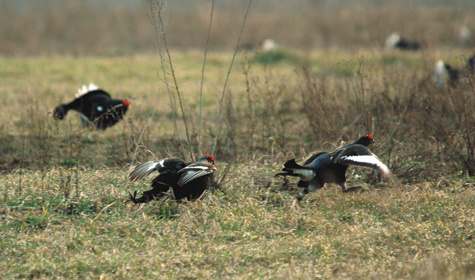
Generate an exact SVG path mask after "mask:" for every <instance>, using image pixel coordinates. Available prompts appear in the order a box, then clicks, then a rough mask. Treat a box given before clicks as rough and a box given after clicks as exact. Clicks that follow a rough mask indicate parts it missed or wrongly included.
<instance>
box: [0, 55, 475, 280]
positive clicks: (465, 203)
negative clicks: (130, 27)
mask: <svg viewBox="0 0 475 280" xmlns="http://www.w3.org/2000/svg"><path fill="white" fill-rule="evenodd" d="M470 55H472V53H469V52H467V50H464V49H451V50H445V51H442V50H437V51H435V50H432V51H424V52H422V53H402V52H386V51H368V52H351V51H346V52H345V51H341V50H331V49H330V50H326V51H320V52H311V53H297V52H291V51H288V50H286V51H285V50H277V51H275V52H274V53H259V54H251V53H247V54H246V53H241V54H239V55H238V58H237V61H236V62H235V66H234V70H233V72H232V74H231V77H230V82H229V84H228V91H227V92H226V98H225V101H224V108H223V115H222V127H221V130H220V135H219V141H218V149H217V151H216V153H215V156H216V159H217V163H218V172H217V176H218V179H219V178H221V177H222V176H223V170H224V168H225V166H226V165H228V164H230V165H231V169H230V171H229V173H228V174H227V175H226V178H225V181H224V183H223V186H222V188H223V190H224V191H225V193H223V192H220V191H218V190H217V191H214V192H208V193H206V195H205V196H204V197H203V198H202V199H201V200H199V201H196V202H184V203H177V202H174V201H173V200H172V199H171V197H166V198H164V199H162V200H160V201H154V202H151V203H148V204H146V205H140V206H136V205H132V204H131V203H129V202H128V201H127V200H128V194H129V193H131V192H133V191H134V190H139V191H140V190H146V189H148V188H149V182H150V180H151V178H149V179H146V180H143V181H141V182H138V183H134V184H131V183H130V182H128V181H127V173H128V170H129V168H130V165H131V164H134V162H135V163H136V162H142V161H145V160H150V159H159V158H164V157H169V156H188V154H189V151H188V150H187V149H186V148H185V149H183V148H182V147H181V145H180V142H183V141H184V137H185V136H184V135H185V134H184V125H183V121H181V116H180V117H179V118H180V120H179V121H178V126H179V134H180V138H179V139H177V137H176V136H175V133H174V124H173V123H174V122H173V118H174V117H173V114H172V111H171V109H170V101H169V96H168V93H167V91H166V87H165V84H164V82H163V81H162V79H161V78H162V75H161V74H160V73H159V71H158V69H159V59H158V58H157V57H156V56H152V55H142V56H140V55H138V56H119V57H80V58H74V57H68V56H49V57H42V56H39V57H1V58H0V76H1V77H2V79H0V96H2V98H1V99H0V105H1V107H2V110H1V111H0V142H1V149H2V157H1V158H0V172H1V173H2V174H1V176H0V194H1V196H0V199H1V200H2V203H1V204H0V222H1V223H0V226H1V230H0V260H1V261H0V278H2V279H12V278H19V279H23V278H29V279H37V278H39V279H52V278H68V279H96V278H101V279H132V278H136V279H150V278H152V279H158V278H159V279H176V278H179V279H243V278H244V279H475V245H474V242H473V236H474V234H475V226H474V225H475V211H474V209H475V186H474V182H473V179H474V177H473V176H474V172H475V159H474V157H473V156H474V155H473V151H474V149H475V146H474V143H475V142H474V140H475V113H474V110H473V108H474V106H475V90H474V89H473V84H474V80H473V77H472V78H470V79H469V81H468V82H466V83H465V84H462V85H460V86H459V87H457V88H456V89H452V88H449V87H444V88H436V87H435V86H434V85H433V83H432V80H431V75H432V69H433V65H434V63H435V61H437V60H438V59H440V58H442V59H444V60H448V61H449V62H451V63H452V64H454V65H457V66H459V65H462V63H463V60H464V59H465V58H467V57H468V56H470ZM172 57H173V59H174V61H173V63H174V65H175V67H176V69H175V72H176V74H177V79H178V82H179V88H180V91H181V93H182V95H183V99H184V108H185V112H186V114H187V115H186V117H187V121H188V124H189V127H190V135H191V138H192V146H193V147H194V148H193V149H194V152H195V153H197V143H198V140H197V137H198V136H197V135H198V116H199V85H200V78H201V67H202V65H201V63H202V53H198V52H174V53H172ZM230 61H231V54H230V53H211V54H210V55H209V60H208V64H207V67H206V76H205V84H204V99H203V109H204V110H203V116H204V124H203V132H204V133H203V149H202V150H203V153H208V152H210V150H211V148H212V144H213V143H212V141H213V139H214V136H215V130H216V117H217V112H218V109H219V108H218V106H219V99H220V96H221V92H222V89H223V83H224V79H225V75H226V72H227V68H228V67H229V62H230ZM89 82H94V83H96V84H97V85H99V86H100V87H103V88H104V89H106V90H107V91H109V92H110V93H111V95H112V96H113V97H117V98H128V99H129V100H131V103H132V104H131V108H130V110H129V112H128V114H127V115H126V118H125V120H124V121H122V122H120V123H119V124H118V125H116V126H115V127H112V128H111V129H108V130H106V131H90V130H87V129H84V128H82V127H81V126H80V122H79V117H78V116H77V114H75V113H74V112H71V113H69V114H68V116H67V117H66V119H65V120H63V121H55V120H53V118H52V116H51V112H52V110H53V109H54V107H55V106H57V105H58V104H59V103H64V102H69V101H70V100H71V99H72V98H73V97H74V93H75V92H76V90H77V88H78V87H79V86H81V85H82V84H84V83H89ZM149 122H150V125H148V124H149ZM364 133H372V134H374V137H375V139H376V143H375V144H374V145H373V146H372V147H371V150H372V151H373V152H375V153H376V154H377V155H378V156H379V157H380V158H381V160H382V161H383V162H385V163H387V165H388V166H389V168H390V169H391V170H392V172H393V178H391V179H390V180H383V181H382V182H375V180H374V176H373V175H372V174H373V173H372V172H368V171H366V170H362V169H361V168H360V169H358V168H351V169H350V170H349V172H348V177H349V185H350V186H355V185H359V186H362V187H363V191H361V192H355V193H341V191H340V189H339V188H338V187H336V186H334V185H329V186H327V187H326V188H324V189H322V190H320V191H317V192H314V193H310V194H309V195H308V196H307V197H306V198H305V199H304V200H303V201H302V202H300V203H298V202H297V201H296V199H295V195H296V194H297V192H298V191H299V190H298V189H297V188H296V187H294V185H295V183H296V182H295V181H291V184H290V185H284V184H283V182H282V180H281V179H280V178H275V177H274V174H275V173H277V172H278V171H279V170H280V169H281V168H282V164H283V162H285V160H287V159H290V158H292V157H296V159H297V161H300V160H302V159H303V158H304V157H305V156H307V155H308V154H309V153H310V152H312V151H314V150H332V149H334V148H335V147H337V146H339V145H341V144H343V143H345V142H346V143H347V142H352V141H354V140H355V139H357V138H358V137H359V136H360V135H361V134H364ZM133 160H134V162H132V161H133Z"/></svg>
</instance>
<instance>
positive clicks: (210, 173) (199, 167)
mask: <svg viewBox="0 0 475 280" xmlns="http://www.w3.org/2000/svg"><path fill="white" fill-rule="evenodd" d="M215 170H216V166H215V163H214V156H212V155H205V156H204V157H202V158H200V159H198V160H197V161H194V162H191V163H186V162H185V161H183V160H181V159H179V158H168V159H164V160H161V161H149V162H145V163H142V164H139V165H138V166H136V167H135V168H134V170H132V172H130V174H129V179H130V181H132V182H135V181H138V180H140V179H142V178H143V177H145V176H147V175H149V174H151V173H153V172H154V171H158V173H159V174H158V176H157V177H155V179H153V180H152V189H151V190H148V191H145V192H143V194H142V196H141V197H140V198H136V195H137V191H135V192H134V194H133V195H130V200H131V201H132V202H134V203H146V202H149V201H150V200H153V199H158V198H160V197H162V196H163V195H165V193H166V192H167V191H168V190H169V189H170V188H171V189H172V190H173V194H174V196H175V200H177V201H180V200H181V199H182V198H187V199H188V200H195V199H197V198H199V197H200V196H201V195H202V194H203V192H204V191H205V190H207V189H209V188H210V187H211V186H212V185H213V182H214V171H215Z"/></svg>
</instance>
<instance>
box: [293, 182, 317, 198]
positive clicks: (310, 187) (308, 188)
mask: <svg viewBox="0 0 475 280" xmlns="http://www.w3.org/2000/svg"><path fill="white" fill-rule="evenodd" d="M302 182H303V181H302ZM318 187H319V188H321V187H320V186H318ZM316 188H317V186H315V184H312V183H309V184H307V186H306V187H305V188H304V189H303V191H302V192H301V193H299V195H298V196H297V200H298V201H301V200H302V198H303V197H304V196H305V195H306V194H308V193H309V192H311V191H314V190H315V189H316Z"/></svg>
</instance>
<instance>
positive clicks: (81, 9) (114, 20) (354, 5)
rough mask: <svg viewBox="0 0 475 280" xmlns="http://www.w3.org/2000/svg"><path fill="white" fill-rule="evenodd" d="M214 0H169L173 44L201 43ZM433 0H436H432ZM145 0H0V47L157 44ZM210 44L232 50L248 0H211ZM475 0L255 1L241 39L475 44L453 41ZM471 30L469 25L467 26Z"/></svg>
mask: <svg viewBox="0 0 475 280" xmlns="http://www.w3.org/2000/svg"><path fill="white" fill-rule="evenodd" d="M210 2H211V1H206V0H194V1H190V0H179V1H169V2H168V3H167V4H166V6H165V13H164V17H165V18H164V22H165V23H166V30H167V36H168V41H169V44H170V46H171V47H173V48H175V49H177V48H178V49H182V50H185V49H199V50H202V49H203V48H204V45H205V42H206V35H207V32H208V22H209V14H210V10H211V5H210ZM408 2H409V3H408ZM434 2H436V3H434ZM146 3H147V2H146V1H105V0H102V1H74V0H67V1H59V0H49V1H40V2H37V1H30V0H25V1H21V0H1V1H0V38H2V42H0V54H4V55H25V54H27V55H38V54H39V55H42V54H68V55H94V54H96V55H97V54H98V55H108V56H111V55H112V56H114V55H124V54H136V53H137V52H152V53H155V52H156V40H155V39H156V36H155V32H154V30H153V27H152V24H151V16H150V11H149V8H148V5H147V4H146ZM215 6H216V7H215V13H214V25H213V29H212V36H211V40H210V48H211V49H213V50H219V51H231V50H233V49H234V47H235V45H236V41H237V34H238V32H239V29H240V26H241V24H242V19H243V15H244V11H245V8H246V2H245V1H237V0H234V1H216V4H215ZM474 13H475V4H474V3H473V1H464V0H457V1H432V0H420V1H404V0H401V1H399V0H392V1H384V0H366V1H310V0H295V1H281V0H272V1H254V3H253V5H252V9H251V13H250V16H249V19H248V21H247V24H246V29H245V32H244V34H243V40H242V46H243V47H244V46H247V47H250V46H252V47H259V46H260V45H261V44H262V42H263V41H264V40H265V39H268V38H271V39H274V40H275V41H276V42H277V43H278V44H280V45H282V46H285V47H286V48H292V49H298V50H305V51H311V50H314V49H328V48H340V49H349V48H351V49H354V50H360V49H379V50H380V49H381V48H382V47H383V46H384V40H385V39H386V38H387V37H388V36H389V35H390V34H391V33H393V32H399V33H400V34H401V35H403V36H404V37H408V38H412V39H417V40H419V41H422V42H423V43H424V45H425V46H426V47H427V48H429V49H432V50H434V49H440V48H441V47H443V48H452V47H454V46H457V47H468V48H470V47H473V45H474V44H475V36H472V38H471V39H469V40H468V41H467V42H465V43H462V42H460V41H458V31H459V30H460V28H461V27H467V28H471V29H473V27H474V26H475V16H474ZM472 32H474V30H472Z"/></svg>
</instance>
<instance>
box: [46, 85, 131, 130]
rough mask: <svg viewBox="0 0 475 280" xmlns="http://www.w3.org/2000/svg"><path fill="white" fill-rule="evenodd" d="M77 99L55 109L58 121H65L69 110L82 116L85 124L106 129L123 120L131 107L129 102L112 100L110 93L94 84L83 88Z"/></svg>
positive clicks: (54, 115)
mask: <svg viewBox="0 0 475 280" xmlns="http://www.w3.org/2000/svg"><path fill="white" fill-rule="evenodd" d="M75 97H76V99H74V100H73V101H71V102H70V103H67V104H61V105H59V106H57V107H56V108H55V109H54V111H53V117H54V118H55V119H56V120H62V119H64V117H65V116H66V114H67V113H68V111H69V110H74V111H77V112H78V113H79V114H80V116H81V119H82V121H83V124H85V125H88V124H92V125H93V126H94V127H96V128H98V129H106V128H108V127H110V126H112V125H114V124H116V123H117V122H118V121H119V120H121V119H122V118H123V117H124V115H125V113H126V112H127V110H128V108H129V106H130V101H129V100H126V99H112V98H111V96H110V94H109V93H108V92H106V91H104V90H102V89H99V88H98V87H97V86H96V85H94V84H92V83H91V84H89V86H86V85H84V86H82V87H81V88H80V89H79V90H78V92H77V94H76V96H75Z"/></svg>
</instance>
